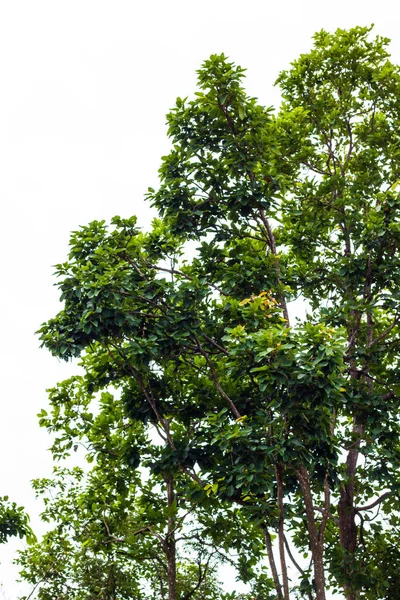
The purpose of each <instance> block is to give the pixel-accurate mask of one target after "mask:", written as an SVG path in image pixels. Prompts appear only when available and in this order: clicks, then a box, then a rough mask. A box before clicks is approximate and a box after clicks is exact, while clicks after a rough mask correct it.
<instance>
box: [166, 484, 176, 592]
mask: <svg viewBox="0 0 400 600" xmlns="http://www.w3.org/2000/svg"><path fill="white" fill-rule="evenodd" d="M165 482H166V484H167V498H168V509H169V511H170V516H169V517H168V534H167V544H166V553H167V566H168V600H176V543H175V525H176V523H175V517H174V515H173V503H174V500H175V492H174V479H173V477H172V475H168V476H167V477H166V479H165Z"/></svg>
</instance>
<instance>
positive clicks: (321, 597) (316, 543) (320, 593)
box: [296, 466, 325, 600]
mask: <svg viewBox="0 0 400 600" xmlns="http://www.w3.org/2000/svg"><path fill="white" fill-rule="evenodd" d="M296 476H297V479H298V482H299V484H300V488H301V491H302V493H303V498H304V507H305V511H306V518H307V529H308V534H309V540H310V547H311V554H312V557H313V567H314V585H315V599H316V600H325V570H324V535H323V533H324V532H323V528H322V527H321V530H320V531H319V530H318V527H317V523H316V521H315V511H314V502H313V499H312V494H311V489H310V481H309V476H308V471H307V469H306V468H305V467H303V466H301V467H300V468H299V469H298V471H296Z"/></svg>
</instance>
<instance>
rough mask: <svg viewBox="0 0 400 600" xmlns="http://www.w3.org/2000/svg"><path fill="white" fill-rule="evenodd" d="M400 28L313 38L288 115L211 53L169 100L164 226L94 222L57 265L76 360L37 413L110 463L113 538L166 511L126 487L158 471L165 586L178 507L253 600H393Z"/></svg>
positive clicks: (69, 346)
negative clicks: (392, 42)
mask: <svg viewBox="0 0 400 600" xmlns="http://www.w3.org/2000/svg"><path fill="white" fill-rule="evenodd" d="M388 42H389V41H388V40H387V39H385V38H381V37H375V38H373V37H372V35H371V28H370V27H369V28H362V27H356V28H354V29H351V30H349V31H345V30H338V31H336V32H335V33H334V34H330V33H327V32H325V31H320V32H319V33H317V34H315V36H314V47H313V49H312V50H311V51H310V52H309V53H307V54H303V55H301V56H300V58H299V59H297V60H296V61H294V62H293V63H292V65H291V67H290V69H289V70H287V71H284V72H282V73H281V74H280V75H279V77H278V80H277V84H278V85H279V86H280V89H281V92H282V98H283V100H282V105H281V107H280V109H279V111H277V112H275V111H273V110H272V109H271V108H265V107H263V106H261V105H260V104H259V103H258V102H257V100H256V99H255V98H251V97H249V96H248V95H247V94H246V92H245V90H244V87H243V77H244V70H243V69H242V68H240V67H238V66H236V65H235V64H233V63H231V62H229V60H228V59H227V58H226V57H225V56H224V55H213V56H211V57H210V58H209V59H208V60H206V61H205V62H204V63H203V65H202V67H201V68H200V69H199V71H198V91H197V92H196V94H195V97H194V99H181V98H178V99H177V101H176V106H175V107H174V108H173V109H172V111H171V112H170V113H169V114H168V116H167V122H168V135H169V137H170V139H171V151H170V153H169V154H168V155H167V156H164V157H163V159H162V164H161V168H160V171H159V174H160V185H159V187H158V188H157V189H150V190H149V192H148V200H149V202H151V204H152V205H153V206H154V207H155V208H156V209H157V210H158V218H157V219H156V220H155V221H154V223H153V227H152V229H151V230H150V231H148V232H143V231H141V230H140V228H139V227H138V226H137V222H136V218H135V217H132V218H129V219H123V218H120V217H115V218H114V219H113V220H112V222H111V223H110V224H109V225H107V224H106V223H104V222H99V221H94V222H92V223H90V224H89V225H86V226H83V227H81V228H80V229H79V230H77V231H75V232H74V233H73V234H72V236H71V242H70V253H69V256H68V260H67V262H65V263H63V264H60V265H58V266H57V285H58V286H59V289H60V291H61V301H62V302H63V308H62V310H61V311H60V312H59V314H58V315H56V316H55V317H54V318H53V319H51V320H49V321H48V322H47V323H45V324H44V325H43V326H42V327H41V329H40V336H41V340H42V344H43V345H44V346H45V347H46V348H48V349H49V350H50V351H51V352H52V353H53V354H54V355H55V356H57V357H61V358H63V359H65V360H68V359H70V358H73V357H80V364H81V367H82V369H83V371H82V372H83V374H82V375H79V376H77V377H75V378H72V379H70V380H68V381H65V382H61V383H60V384H59V385H58V386H57V387H56V388H55V389H54V390H51V392H50V401H51V407H52V408H51V413H50V414H49V415H47V413H46V412H43V413H42V415H41V423H42V425H44V426H46V427H48V429H49V430H50V431H52V432H54V433H55V434H56V441H55V444H54V446H53V452H54V455H55V457H57V458H62V457H63V456H65V455H66V454H68V453H69V452H70V451H71V449H72V448H73V447H74V445H76V444H77V443H79V442H80V441H82V440H83V441H84V443H85V444H86V447H87V452H88V456H89V457H90V460H93V461H94V464H95V467H96V468H98V469H102V470H101V473H102V476H104V477H106V472H109V473H114V474H116V475H115V477H116V479H115V481H114V480H113V479H112V477H114V475H112V476H111V479H110V481H108V482H107V489H108V490H109V494H111V495H110V497H108V496H107V499H106V500H105V505H106V506H107V510H109V509H110V507H111V506H113V503H117V505H118V510H123V511H125V512H124V516H121V518H120V517H118V518H117V521H116V522H115V528H116V531H117V530H119V528H120V527H121V528H122V530H123V531H122V532H121V533H116V534H115V537H119V536H125V535H127V536H128V538H127V539H129V535H134V532H135V531H137V530H138V529H140V527H141V526H142V525H143V527H146V526H149V527H153V525H152V524H151V519H152V516H151V510H154V506H158V505H159V504H160V502H161V500H157V499H156V498H154V501H153V505H154V506H153V509H150V508H149V510H150V513H149V514H147V513H146V511H145V512H143V510H142V512H141V513H140V514H141V518H142V519H143V520H142V521H140V522H139V521H138V520H137V519H138V514H137V507H136V508H134V505H135V502H136V503H137V502H139V504H140V497H141V496H140V494H139V496H138V497H139V500H137V499H136V500H135V499H134V498H132V497H131V495H130V493H129V494H128V493H127V492H126V487H124V486H125V484H124V483H123V482H124V481H125V482H128V481H133V480H135V481H140V480H141V479H143V477H144V475H143V473H144V472H146V473H147V475H146V477H150V480H151V478H155V481H157V483H155V484H154V485H155V488H154V490H156V491H155V492H154V493H155V494H156V495H157V494H163V493H164V498H167V500H166V506H167V509H166V511H167V512H164V513H163V514H164V517H163V516H162V515H158V516H157V519H158V523H159V526H160V527H161V525H160V523H161V522H162V519H163V518H164V519H165V516H166V521H164V525H163V529H162V531H163V532H164V533H163V534H161V533H160V532H161V529H159V530H157V532H158V533H159V535H160V536H161V537H162V535H165V536H166V537H165V538H164V541H165V545H164V550H162V544H161V551H162V552H163V553H164V554H163V557H164V558H163V560H166V573H167V575H166V581H167V584H166V588H165V589H168V595H167V592H165V594H166V595H165V596H162V595H161V596H160V597H166V598H168V600H175V599H176V598H179V599H180V600H184V599H186V598H187V597H190V593H191V592H190V590H189V592H185V591H184V586H183V587H182V586H181V587H179V582H178V583H177V576H176V573H177V570H176V569H177V567H176V562H177V560H176V547H175V544H176V539H175V537H176V535H177V531H178V529H180V528H182V530H183V531H185V532H186V534H185V535H190V526H188V529H187V530H186V529H185V527H184V525H183V522H182V523H181V522H180V521H179V519H181V515H182V513H181V512H179V511H183V512H184V511H185V506H190V510H194V511H195V512H196V519H197V521H196V523H197V525H199V526H201V527H205V528H206V532H205V533H204V539H205V540H207V539H208V538H207V536H208V535H209V536H211V537H210V539H211V540H212V543H213V544H214V547H217V548H218V549H221V548H222V549H223V550H224V551H228V550H229V548H233V549H234V550H235V551H236V552H237V557H238V563H237V564H238V568H239V573H240V577H241V579H242V580H243V581H253V583H254V586H255V587H254V590H255V591H254V594H257V597H258V598H260V599H264V598H271V599H272V598H277V599H278V600H289V599H290V598H294V597H300V598H308V599H316V600H324V599H325V598H326V590H327V589H328V588H330V589H331V590H334V591H336V592H337V593H338V594H342V597H345V598H346V600H356V599H359V598H366V599H371V600H372V599H378V598H382V599H384V598H395V597H397V595H398V589H400V585H399V584H400V581H399V570H398V568H397V566H398V565H399V563H400V553H399V550H398V539H399V538H398V533H399V523H400V521H399V483H400V481H399V464H400V447H399V442H398V440H399V418H398V412H399V400H400V385H399V383H398V372H399V347H400V337H399V333H400V328H399V309H398V304H399V299H400V277H399V275H400V258H399V248H400V220H399V206H400V195H399V192H398V188H399V182H400V160H399V159H400V146H399V138H398V131H399V128H400V70H399V68H398V67H397V66H395V65H393V64H392V63H391V62H390V61H389V54H388V51H387V46H388ZM299 298H300V299H302V301H303V303H305V304H306V306H307V315H306V316H305V318H304V319H301V320H300V319H293V317H292V312H293V310H292V307H293V306H294V305H295V304H294V303H295V302H296V300H297V299H299ZM99 398H101V400H100V408H99ZM102 403H103V404H102ZM107 403H108V404H107ZM105 405H106V406H108V408H106V409H104V406H105ZM102 406H103V408H102ZM117 413H118V415H119V416H118V417H117V422H118V423H119V425H118V426H117V427H116V428H114V429H110V419H113V418H114V417H115V415H116V414H117ZM112 415H114V416H112ZM155 435H156V436H157V439H158V442H157V443H155V438H154V436H155ZM152 436H153V437H152ZM113 455H115V457H116V459H115V461H116V462H115V465H114V467H113V469H108V470H106V469H103V468H102V465H103V461H104V460H106V459H105V458H104V457H108V458H107V460H109V457H111V456H113ZM117 475H118V476H117ZM117 480H118V481H117ZM126 485H127V484H126ZM135 485H136V484H135ZM140 485H143V483H142V484H140ZM145 485H146V484H145ZM162 490H164V492H163V491H162ZM140 493H142V492H140ZM146 493H147V492H146ZM149 493H150V492H149ZM165 494H166V496H165ZM98 495H99V497H101V493H100V492H98ZM133 495H134V496H135V494H133ZM135 497H136V496H135ZM177 498H178V499H179V500H177ZM128 500H129V506H126V503H127V502H128ZM63 502H64V500H63ZM174 502H175V505H174V504H173V503H174ZM178 504H179V506H178ZM121 507H124V508H123V509H122V508H121ZM129 507H130V508H129ZM168 507H169V508H168ZM96 510H97V509H96ZM110 510H111V509H110ZM146 510H147V509H146ZM132 511H133V512H132ZM135 511H136V513H135ZM168 511H169V512H168ZM139 512H140V511H139ZM161 512H162V511H161ZM117 514H119V513H118V512H117ZM133 514H135V516H134V520H135V519H136V522H127V521H126V518H128V521H129V519H132V518H133V517H132V515H133ZM127 515H128V516H127ZM129 515H131V516H129ZM207 518H208V524H207V522H206V521H207ZM204 520H206V521H204ZM177 521H179V527H178V522H177ZM99 522H100V521H99ZM213 523H214V524H213ZM229 523H230V524H231V525H232V524H233V525H234V527H233V529H232V527H229V526H228V524H229ZM103 524H104V523H103ZM197 525H195V526H194V527H197ZM104 527H105V535H106V537H107V535H109V534H110V531H108V532H107V525H106V524H104ZM207 528H208V529H207ZM103 533H104V531H103ZM96 535H97V534H96ZM96 535H94V536H93V537H94V539H96ZM193 539H194V538H193ZM274 540H275V541H274ZM396 540H397V541H396ZM103 541H104V540H103ZM109 541H110V540H109ZM114 542H115V544H116V545H117V542H116V541H115V540H114ZM143 543H148V542H146V541H145V538H144V541H143ZM261 544H262V547H261ZM128 545H129V542H128ZM111 546H113V545H112V544H110V548H111ZM116 547H117V546H116ZM103 548H104V544H103ZM263 552H264V554H265V555H266V557H267V559H268V564H269V576H266V575H265V574H263V572H262V571H259V570H258V567H257V565H258V564H260V560H261V559H262V555H263ZM103 556H104V557H106V554H104V555H103ZM98 559H99V560H103V558H99V557H98ZM96 560H97V558H96ZM104 560H105V558H104ZM202 560H203V559H202ZM288 562H289V563H292V564H293V565H294V568H295V569H296V570H297V577H294V576H293V571H292V570H288ZM195 563H196V560H195ZM196 564H197V567H192V566H190V565H189V566H188V567H187V568H189V569H191V568H197V571H196V572H197V573H198V572H199V565H201V564H203V563H202V561H200V562H197V563H196ZM101 568H102V569H103V567H101ZM118 568H120V569H122V568H123V562H121V563H119V567H118ZM25 575H26V576H27V577H29V573H28V574H25ZM134 585H135V576H134V575H131V581H130V583H129V584H128V588H127V589H130V593H132V591H133V590H135V588H134ZM210 585H211V584H210ZM212 585H214V584H212ZM215 585H216V584H215ZM257 586H258V587H257ZM134 593H136V591H134ZM160 593H161V592H160ZM188 593H189V596H187V594H188ZM193 593H197V592H193ZM207 593H208V592H207ZM210 593H211V592H210ZM218 593H219V592H218ZM40 594H41V592H40V591H39V596H38V597H40V598H43V599H44V598H47V596H45V594H44V592H43V594H42V595H40ZM185 594H186V596H185ZM204 594H206V592H204ZM81 597H83V596H82V595H80V596H79V598H81ZM84 597H85V598H86V597H87V598H89V597H91V598H94V597H96V598H97V596H93V595H92V596H90V595H87V596H84ZM104 597H106V596H104ZM108 597H110V598H111V597H114V596H107V598H108ZM115 597H121V598H122V597H124V598H125V597H131V596H124V595H122V592H121V593H120V595H117V596H115ZM132 597H139V596H132ZM153 597H154V598H155V597H156V596H151V595H149V596H148V598H153ZM158 597H159V596H157V598H158ZM192 597H193V598H197V596H192ZM198 597H199V598H214V596H212V595H210V596H207V595H203V596H198ZM221 597H222V596H221ZM227 597H228V596H227ZM229 597H232V598H234V597H235V598H236V597H238V596H237V595H236V596H235V595H231V596H229Z"/></svg>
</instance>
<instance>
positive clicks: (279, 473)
mask: <svg viewBox="0 0 400 600" xmlns="http://www.w3.org/2000/svg"><path fill="white" fill-rule="evenodd" d="M275 475H276V482H277V485H278V509H279V521H278V545H279V558H280V561H281V571H282V584H283V597H284V599H285V600H290V596H289V578H288V572H287V566H286V557H285V512H284V510H285V508H284V505H283V466H282V465H276V467H275Z"/></svg>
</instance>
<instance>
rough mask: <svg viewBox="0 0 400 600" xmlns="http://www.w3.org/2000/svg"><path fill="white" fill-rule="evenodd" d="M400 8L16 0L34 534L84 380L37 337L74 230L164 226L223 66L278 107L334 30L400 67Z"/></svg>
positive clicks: (10, 89) (7, 560)
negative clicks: (169, 168) (182, 146)
mask: <svg viewBox="0 0 400 600" xmlns="http://www.w3.org/2000/svg"><path fill="white" fill-rule="evenodd" d="M398 10H399V9H398V2H397V0H379V2H378V1H377V0H375V1H369V0H335V2H323V1H322V0H319V1H318V0H286V1H285V0H281V2H280V3H279V2H274V3H272V2H270V1H268V0H264V1H262V0H248V1H247V3H245V2H243V1H242V2H238V1H237V0H230V1H226V0H213V1H212V0H203V1H202V2H191V1H190V0H169V1H168V2H165V1H164V2H163V1H162V0H152V1H151V0H149V1H148V2H147V3H143V2H142V3H139V2H135V1H134V0H114V1H113V2H111V1H104V0H68V1H66V0H63V1H61V0H48V1H44V0H25V1H23V0H2V1H0V57H1V58H0V82H1V92H0V173H1V175H0V211H1V221H0V223H1V225H0V227H1V236H0V259H1V270H0V273H1V293H0V304H1V307H0V315H1V318H2V328H1V345H0V353H1V357H0V368H1V384H2V386H1V391H2V398H1V404H0V427H1V430H0V496H1V495H4V494H8V495H9V496H10V497H11V498H12V499H13V500H15V501H16V502H17V503H19V504H22V505H24V506H26V507H27V509H28V511H29V512H30V513H31V515H32V521H33V524H35V523H37V516H35V515H37V511H38V507H37V506H36V505H35V502H34V499H33V493H32V491H31V489H30V484H29V481H30V480H31V479H32V478H34V477H40V476H44V475H48V474H49V472H50V469H51V460H50V454H49V452H47V451H46V448H47V447H48V446H49V444H50V441H49V438H48V436H47V434H46V432H45V431H42V430H40V429H39V426H38V424H37V418H36V414H37V413H38V412H39V410H40V409H41V408H42V407H44V406H45V405H46V401H47V400H46V394H45V389H46V388H48V387H51V386H52V385H54V384H55V382H56V381H59V380H62V379H65V378H66V377H67V376H69V375H70V374H71V372H72V369H71V366H70V365H66V364H61V363H59V362H57V360H56V359H54V358H52V357H51V356H50V355H49V354H48V353H47V351H45V350H39V344H38V340H37V339H36V338H35V336H34V331H35V330H37V329H38V327H39V325H40V324H41V323H42V322H43V321H45V320H47V319H49V318H50V317H52V316H53V315H54V314H55V313H56V312H57V311H58V310H59V306H58V293H57V290H56V289H55V288H53V287H52V284H53V283H54V279H53V278H52V272H53V269H52V267H51V265H54V264H55V263H57V262H61V261H63V260H65V258H66V253H67V243H68V237H69V232H70V231H71V230H73V229H76V228H77V227H78V226H79V225H83V224H86V223H87V222H89V221H91V220H94V219H109V218H110V217H111V216H113V215H115V214H119V215H121V216H130V215H131V214H134V213H135V214H137V215H138V216H139V221H140V222H141V223H142V224H143V225H146V224H148V223H149V221H150V214H149V210H148V207H147V206H145V205H144V204H143V200H142V198H143V195H144V193H145V192H146V190H147V187H148V186H156V185H157V169H158V167H159V165H160V157H161V156H162V155H163V154H165V153H166V152H167V149H168V141H167V138H166V136H165V132H166V127H165V114H166V112H167V111H168V109H169V108H171V107H172V106H173V104H174V101H175V98H176V97H177V96H187V95H190V94H192V93H193V92H194V90H195V82H196V75H195V71H196V69H198V68H199V66H200V64H201V62H202V61H203V60H204V59H206V58H208V56H209V55H210V54H212V53H220V52H224V53H225V54H226V55H228V56H229V57H230V58H231V59H232V60H234V61H235V62H236V63H237V64H240V65H241V66H243V67H247V69H248V74H247V89H248V92H249V93H250V94H251V95H254V96H257V97H258V98H259V99H260V101H261V102H262V103H264V104H266V105H271V104H277V103H278V102H279V95H278V92H277V90H274V89H273V82H274V80H275V79H276V76H277V75H278V73H279V71H280V70H281V69H284V68H287V67H288V65H289V63H290V61H291V60H294V59H295V58H296V57H297V56H298V55H299V54H300V53H301V52H306V51H307V50H308V49H309V48H310V47H311V36H312V34H313V33H314V32H315V31H317V30H319V29H321V28H325V29H328V30H330V31H332V30H335V29H336V28H337V27H342V28H349V27H352V26H355V25H369V24H371V23H372V22H373V23H375V25H376V27H375V31H376V33H377V34H380V35H385V36H387V37H390V38H391V39H392V40H393V41H392V46H391V51H392V57H393V61H394V62H397V63H399V62H400V28H399V12H398ZM17 546H18V544H17V543H10V544H8V545H7V546H4V547H0V582H2V583H3V587H2V588H0V598H1V597H2V596H3V597H5V598H7V600H17V598H18V597H19V595H20V593H21V590H22V589H23V588H22V587H21V586H20V585H17V584H15V578H16V571H15V569H14V568H13V567H12V566H11V559H12V556H13V552H14V550H15V548H16V547H17Z"/></svg>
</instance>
